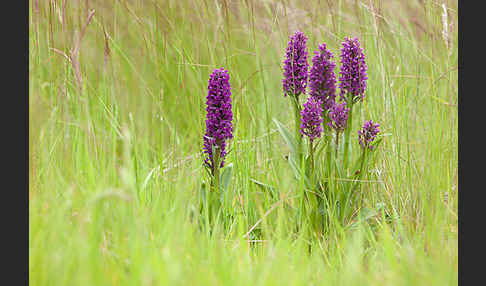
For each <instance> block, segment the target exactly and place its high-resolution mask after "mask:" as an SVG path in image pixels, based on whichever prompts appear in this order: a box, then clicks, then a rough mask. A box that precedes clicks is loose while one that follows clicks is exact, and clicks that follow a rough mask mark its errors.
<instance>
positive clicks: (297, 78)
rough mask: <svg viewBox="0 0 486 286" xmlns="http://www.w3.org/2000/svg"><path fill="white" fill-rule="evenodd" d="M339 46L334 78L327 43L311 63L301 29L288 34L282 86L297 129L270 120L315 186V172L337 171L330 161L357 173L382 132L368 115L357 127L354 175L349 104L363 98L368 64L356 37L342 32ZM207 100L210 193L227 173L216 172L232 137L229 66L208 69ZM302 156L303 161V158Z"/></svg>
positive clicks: (205, 151)
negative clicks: (350, 162)
mask: <svg viewBox="0 0 486 286" xmlns="http://www.w3.org/2000/svg"><path fill="white" fill-rule="evenodd" d="M340 51H341V54H340V66H339V78H338V80H336V73H335V69H336V63H335V61H334V54H333V52H332V51H330V50H329V49H328V47H327V45H326V44H325V43H322V44H320V45H319V46H318V48H317V50H316V51H314V56H313V57H312V66H311V67H310V68H309V64H308V59H307V57H308V52H307V37H306V36H305V34H304V33H302V32H300V31H297V32H295V33H294V34H293V35H292V36H291V37H290V40H289V42H288V46H287V48H286V51H285V59H284V61H283V80H282V87H283V93H284V96H285V97H288V98H290V100H291V106H292V108H293V113H294V117H295V118H294V119H295V133H294V134H295V135H294V136H292V135H291V134H292V133H290V132H288V131H287V130H284V129H285V127H284V126H283V124H280V123H279V122H278V121H276V120H275V119H274V121H275V122H276V123H277V125H278V127H279V131H280V133H281V134H282V136H284V139H286V142H287V143H288V144H290V145H292V147H291V149H292V150H293V152H291V153H293V156H292V158H293V168H294V170H296V169H298V168H300V166H304V169H306V170H305V176H306V179H307V181H309V178H310V181H311V186H315V184H314V182H316V181H315V178H317V179H319V181H321V182H322V181H325V180H320V179H321V178H324V179H325V178H330V176H331V175H335V174H334V171H333V168H335V167H333V166H336V164H341V167H342V168H341V170H347V171H348V176H355V175H356V174H359V176H361V175H362V173H363V170H362V169H363V166H364V162H365V158H366V156H365V155H366V153H369V152H372V151H374V150H375V149H376V146H377V145H378V143H379V141H380V140H376V137H377V135H378V133H379V132H380V130H379V124H377V123H375V122H373V121H372V120H369V121H366V122H365V123H364V125H363V126H362V128H361V129H360V130H359V131H358V138H357V143H359V146H360V147H361V150H362V156H361V157H360V158H359V159H358V163H359V161H360V160H361V164H358V165H360V168H359V169H358V170H357V171H356V172H355V173H354V175H353V171H354V170H352V168H351V166H350V165H348V160H349V159H348V157H350V154H349V148H350V146H351V131H352V121H353V113H352V112H353V106H354V105H356V104H358V103H360V102H362V101H363V100H364V98H365V91H366V86H367V85H366V82H367V79H368V76H367V70H368V67H367V65H366V62H365V55H364V53H363V49H362V48H361V46H360V43H359V41H358V39H357V38H348V37H346V38H345V40H344V41H343V42H342V48H341V50H340ZM338 81H339V82H338ZM307 87H309V92H308V95H309V96H307V98H306V99H305V103H304V104H303V105H301V103H300V102H301V97H306V93H307V91H306V90H307ZM337 87H338V88H339V97H338V96H337ZM206 106H207V107H206V111H207V114H206V133H205V135H204V137H203V143H204V144H203V156H204V166H205V167H206V169H207V170H208V173H209V174H210V177H211V184H210V185H211V190H212V193H216V194H219V193H220V192H221V188H220V185H221V184H220V180H221V178H223V177H225V176H224V174H223V175H221V174H220V168H223V167H224V165H225V164H224V161H225V157H226V155H227V152H228V151H227V142H228V140H230V139H232V138H233V125H232V120H233V113H232V105H231V86H230V83H229V73H228V71H227V70H225V69H223V68H219V69H215V70H214V71H213V73H212V74H211V75H210V78H209V83H208V94H207V97H206ZM343 134H344V142H343V144H342V145H343V146H342V147H343V148H340V144H339V141H340V137H342V135H343ZM321 137H323V140H321ZM304 138H307V142H308V152H304V151H303V149H304V148H303V146H302V142H303V140H304ZM332 139H334V142H333V140H332ZM324 147H325V149H324V150H326V152H325V156H321V155H320V154H321V153H320V151H322V150H323V148H324ZM341 149H343V150H342V151H343V152H341ZM333 150H334V152H333ZM306 153H307V154H306ZM315 156H316V158H314V157H315ZM319 156H320V157H319ZM321 157H322V158H323V160H318V161H317V162H324V164H323V165H324V166H325V168H321V169H319V168H316V167H318V166H317V165H316V161H315V160H314V159H320V158H321ZM331 161H332V162H333V163H331ZM302 162H305V164H301V163H302ZM354 166H356V164H355V165H354ZM226 169H227V168H226ZM315 170H316V171H318V172H317V173H319V175H321V177H320V178H319V175H316V174H315V173H314V171H315ZM349 171H351V173H350V172H349ZM223 172H224V171H223ZM341 174H342V172H341ZM349 174H351V175H349ZM353 178H355V177H353ZM327 181H328V180H327ZM318 183H319V182H318ZM326 184H327V183H325V184H324V185H326ZM321 186H322V184H321Z"/></svg>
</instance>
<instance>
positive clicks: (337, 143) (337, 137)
mask: <svg viewBox="0 0 486 286" xmlns="http://www.w3.org/2000/svg"><path fill="white" fill-rule="evenodd" d="M338 151H339V131H336V155H337V153H338Z"/></svg>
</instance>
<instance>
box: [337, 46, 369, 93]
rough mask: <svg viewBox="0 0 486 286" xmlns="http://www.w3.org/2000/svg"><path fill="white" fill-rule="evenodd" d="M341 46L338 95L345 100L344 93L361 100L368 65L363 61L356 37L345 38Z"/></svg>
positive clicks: (363, 57)
mask: <svg viewBox="0 0 486 286" xmlns="http://www.w3.org/2000/svg"><path fill="white" fill-rule="evenodd" d="M342 45H343V47H342V48H341V71H340V72H339V74H340V76H339V81H340V83H339V88H340V89H341V92H340V96H341V98H342V99H344V100H347V98H346V96H345V95H346V94H351V96H352V98H353V99H354V98H356V97H358V96H359V97H360V100H363V97H364V91H365V89H366V80H367V79H368V76H367V74H366V71H367V69H368V67H367V66H366V63H365V55H364V54H363V49H362V48H361V47H360V44H359V41H358V39H357V38H354V39H350V38H347V37H346V39H345V41H344V42H343V43H342Z"/></svg>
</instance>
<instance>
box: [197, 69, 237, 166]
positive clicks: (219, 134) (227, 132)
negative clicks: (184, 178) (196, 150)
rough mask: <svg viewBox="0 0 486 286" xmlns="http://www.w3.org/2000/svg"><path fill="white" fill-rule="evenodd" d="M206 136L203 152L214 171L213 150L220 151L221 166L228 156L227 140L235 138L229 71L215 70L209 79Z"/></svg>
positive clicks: (206, 161)
mask: <svg viewBox="0 0 486 286" xmlns="http://www.w3.org/2000/svg"><path fill="white" fill-rule="evenodd" d="M206 105H207V107H206V111H207V114H206V134H205V135H204V147H203V152H204V153H205V154H207V157H206V159H205V161H204V162H205V163H206V165H207V166H208V167H210V168H211V170H214V162H213V149H214V150H215V151H216V150H217V151H216V152H218V151H220V160H221V165H220V167H223V165H224V156H225V155H226V150H225V147H226V140H227V139H231V138H233V125H232V123H231V121H232V120H233V112H232V110H231V86H230V84H229V75H228V71H226V70H225V69H223V68H220V69H215V70H214V71H213V73H212V74H211V76H210V77H209V84H208V96H207V97H206Z"/></svg>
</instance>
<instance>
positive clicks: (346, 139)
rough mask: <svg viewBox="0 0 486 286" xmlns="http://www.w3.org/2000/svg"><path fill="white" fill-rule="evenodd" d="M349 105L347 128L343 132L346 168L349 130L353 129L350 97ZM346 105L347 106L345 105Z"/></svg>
mask: <svg viewBox="0 0 486 286" xmlns="http://www.w3.org/2000/svg"><path fill="white" fill-rule="evenodd" d="M348 103H349V114H348V126H347V127H346V130H345V131H344V154H343V166H344V168H346V167H347V166H348V150H349V145H350V144H351V138H350V137H351V130H352V129H353V105H354V104H353V99H352V96H349V97H348ZM346 105H347V104H346Z"/></svg>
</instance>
